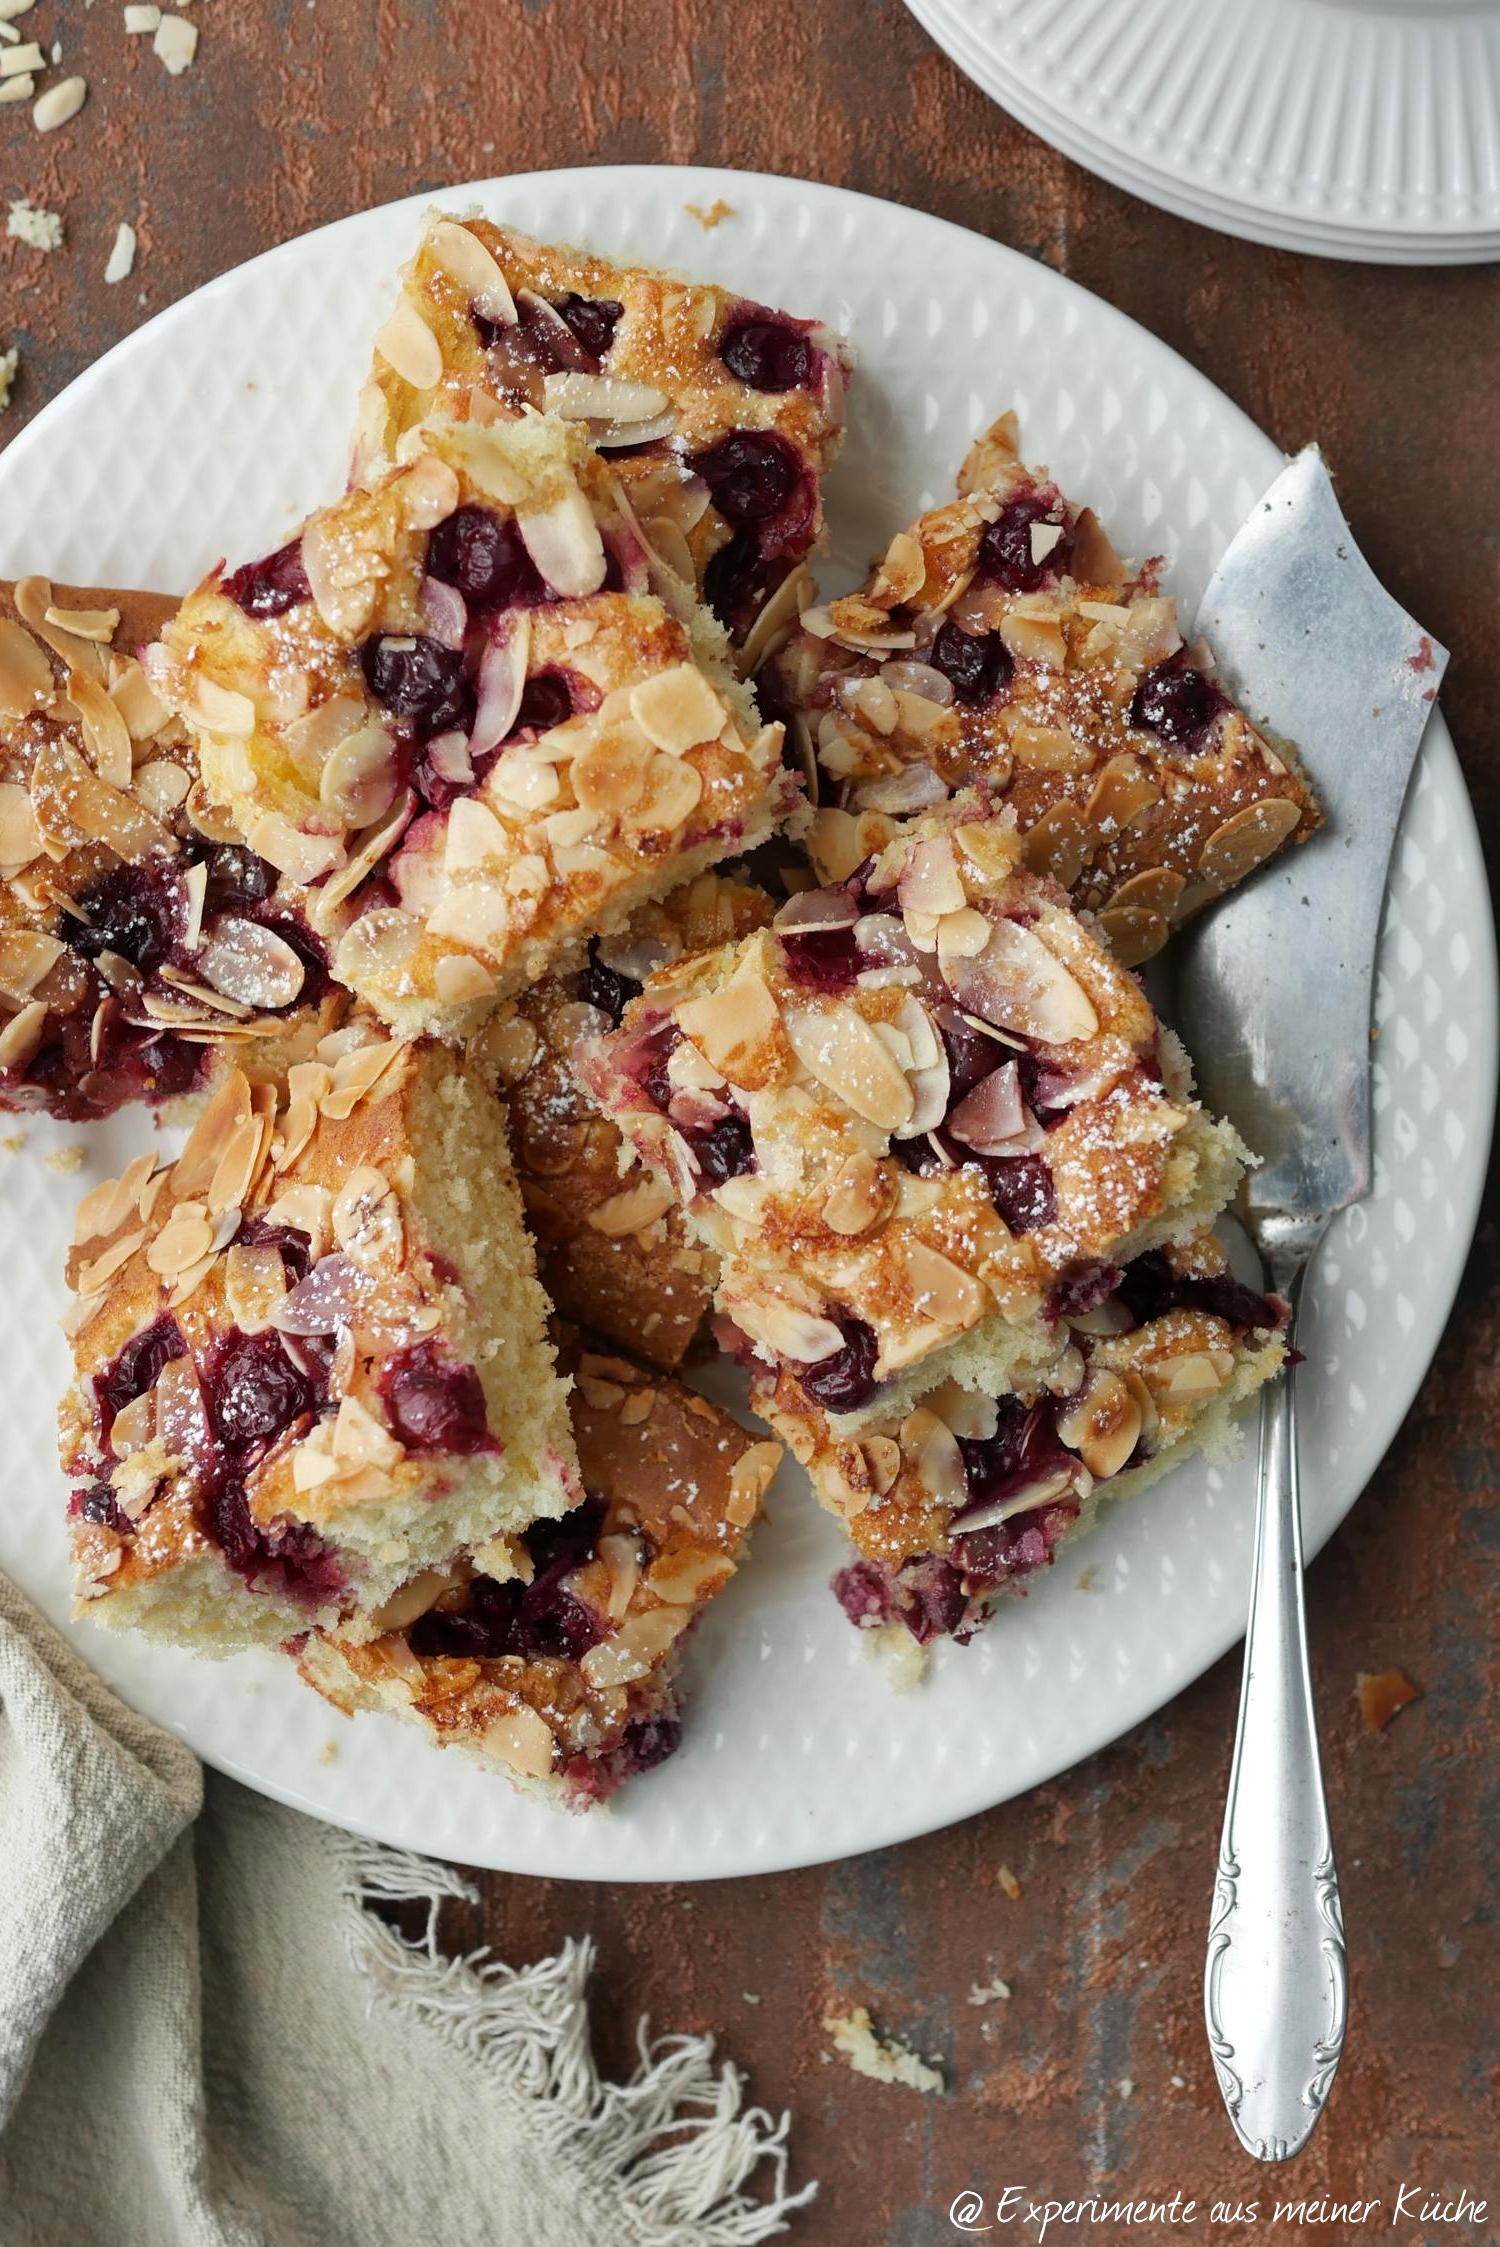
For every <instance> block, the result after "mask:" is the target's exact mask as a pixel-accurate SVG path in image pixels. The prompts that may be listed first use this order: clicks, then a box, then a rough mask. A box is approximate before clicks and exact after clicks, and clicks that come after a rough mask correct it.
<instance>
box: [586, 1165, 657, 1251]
mask: <svg viewBox="0 0 1500 2247" xmlns="http://www.w3.org/2000/svg"><path fill="white" fill-rule="evenodd" d="M675 1201H676V1196H675V1195H674V1193H673V1192H672V1189H671V1187H670V1186H668V1185H667V1184H666V1183H665V1181H664V1180H662V1179H660V1178H643V1179H642V1180H641V1181H640V1183H639V1185H636V1186H629V1187H627V1188H626V1189H625V1191H624V1192H623V1193H619V1194H612V1195H611V1196H610V1198H609V1200H608V1201H604V1202H600V1203H599V1204H598V1206H597V1207H596V1208H594V1209H591V1210H590V1211H589V1212H588V1222H589V1224H590V1225H591V1226H592V1227H593V1230H594V1231H595V1232H596V1233H603V1234H604V1236H605V1238H606V1239H607V1240H622V1239H624V1238H625V1237H626V1236H627V1235H629V1234H632V1233H640V1232H644V1231H645V1229H646V1227H647V1226H648V1225H654V1224H655V1223H656V1221H657V1219H658V1218H659V1217H665V1215H666V1213H667V1211H668V1210H669V1209H671V1208H672V1206H673V1204H674V1202H675Z"/></svg>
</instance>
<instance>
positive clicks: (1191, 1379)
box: [1146, 1350, 1234, 1405]
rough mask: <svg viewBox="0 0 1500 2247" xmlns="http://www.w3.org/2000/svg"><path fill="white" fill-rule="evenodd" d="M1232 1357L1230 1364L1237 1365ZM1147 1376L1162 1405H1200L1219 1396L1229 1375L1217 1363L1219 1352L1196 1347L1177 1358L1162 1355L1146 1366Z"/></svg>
mask: <svg viewBox="0 0 1500 2247" xmlns="http://www.w3.org/2000/svg"><path fill="white" fill-rule="evenodd" d="M1233 1362H1234V1361H1233V1359H1232V1358H1231V1359H1230V1364H1231V1365H1232V1364H1233ZM1146 1377H1147V1379H1148V1380H1149V1382H1150V1383H1151V1386H1152V1388H1153V1389H1154V1391H1155V1393H1156V1396H1157V1398H1158V1400H1159V1401H1160V1402H1161V1403H1162V1404H1168V1405H1172V1404H1196V1403H1197V1402H1198V1401H1199V1400H1200V1399H1201V1398H1203V1397H1211V1396H1216V1395H1217V1394H1218V1392H1219V1390H1220V1389H1222V1388H1223V1386H1224V1380H1225V1376H1224V1375H1223V1374H1222V1373H1221V1372H1220V1370H1219V1367H1218V1365H1217V1364H1216V1363H1215V1353H1214V1352H1211V1351H1208V1350H1193V1351H1189V1352H1188V1353H1187V1354H1185V1355H1183V1356H1180V1357H1174V1358H1158V1359H1156V1360H1155V1361H1154V1363H1152V1364H1151V1365H1148V1366H1147V1368H1146Z"/></svg>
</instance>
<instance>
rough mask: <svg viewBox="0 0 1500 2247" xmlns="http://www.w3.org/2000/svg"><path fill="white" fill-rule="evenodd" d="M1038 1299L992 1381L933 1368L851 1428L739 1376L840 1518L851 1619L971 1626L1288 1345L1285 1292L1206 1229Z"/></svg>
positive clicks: (1178, 1448)
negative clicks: (1026, 1347) (928, 1378)
mask: <svg viewBox="0 0 1500 2247" xmlns="http://www.w3.org/2000/svg"><path fill="white" fill-rule="evenodd" d="M1048 1313H1049V1319H1050V1327H1051V1331H1050V1334H1049V1335H1048V1336H1046V1337H1045V1338H1040V1337H1039V1339H1043V1340H1044V1347H1043V1349H1042V1351H1041V1352H1040V1354H1039V1355H1038V1357H1037V1358H1036V1360H1035V1361H1034V1362H1033V1363H1032V1364H1030V1365H1029V1366H1028V1365H1022V1364H1018V1365H1016V1366H1015V1367H1013V1368H1012V1376H1011V1385H1010V1386H1009V1387H1008V1388H1007V1389H1006V1390H1005V1391H1004V1392H1002V1393H1001V1394H999V1395H998V1396H991V1395H984V1394H976V1393H975V1392H974V1391H973V1390H971V1389H966V1388H961V1387H960V1386H959V1385H958V1383H957V1382H954V1381H949V1382H945V1383H943V1384H941V1385H940V1386H938V1387H937V1388H935V1389H933V1390H931V1391H929V1392H928V1394H927V1395H925V1396H924V1397H923V1398H922V1399H921V1400H920V1402H919V1403H918V1404H916V1405H915V1406H914V1407H913V1408H912V1409H911V1410H910V1411H908V1412H905V1413H897V1414H894V1415H892V1416H891V1417H889V1418H887V1419H882V1420H879V1421H874V1422H871V1423H870V1424H869V1425H868V1426H867V1427H865V1428H864V1429H862V1430H861V1431H860V1433H859V1434H858V1435H855V1436H849V1435H840V1434H839V1433H838V1431H837V1429H836V1427H835V1425H834V1423H833V1422H832V1421H831V1420H830V1418H829V1416H828V1415H827V1414H826V1413H824V1412H821V1411H819V1409H818V1408H817V1407H816V1406H815V1405H813V1404H811V1403H810V1402H809V1400H808V1398H807V1397H806V1395H805V1393H804V1392H803V1390H802V1388H801V1387H800V1385H799V1384H798V1383H797V1382H796V1381H795V1380H793V1379H790V1378H788V1377H787V1376H786V1375H785V1374H783V1375H781V1376H780V1377H779V1378H778V1377H777V1376H775V1375H772V1374H770V1373H766V1374H764V1375H762V1376H759V1377H758V1378H757V1379H756V1380H755V1381H754V1382H753V1383H752V1399H753V1402H754V1404H755V1408H756V1410H757V1411H759V1412H761V1413H763V1414H764V1415H765V1416H766V1418H767V1419H769V1420H770V1422H771V1424H772V1426H773V1427H774V1428H775V1429H776V1432H777V1433H778V1435H780V1436H781V1437H782V1438H783V1439H784V1440H785V1442H786V1444H787V1446H788V1448H789V1449H790V1450H791V1451H792V1453H793V1454H794V1456H795V1457H796V1458H798V1459H800V1460H801V1462H802V1464H803V1465H804V1466H805V1467H806V1468H807V1471H808V1473H809V1475H810V1476H811V1478H812V1483H813V1488H814V1490H815V1491H816V1493H817V1495H818V1498H819V1500H820V1502H821V1503H822V1504H823V1505H824V1506H825V1507H826V1508H827V1510H828V1511H829V1512H830V1513H833V1514H835V1515H837V1516H838V1517H839V1518H840V1519H841V1520H842V1521H843V1523H844V1525H845V1527H846V1529H847V1531H848V1534H849V1537H850V1540H851V1542H852V1544H853V1545H854V1547H855V1553H856V1558H855V1559H854V1560H853V1561H852V1562H851V1563H850V1565H849V1566H848V1567H847V1568H845V1569H842V1570H841V1571H840V1572H839V1574H838V1575H837V1576H836V1577H835V1578H834V1590H835V1592H836V1594H837V1596H838V1598H839V1601H840V1604H841V1605H842V1606H843V1609H844V1611H845V1613H846V1614H847V1615H848V1617H849V1619H850V1621H851V1622H852V1623H855V1624H857V1625H858V1626H859V1627H860V1628H861V1629H864V1630H874V1629H877V1628H879V1627H881V1626H883V1625H885V1624H887V1623H892V1622H894V1623H898V1624H901V1625H904V1626H905V1628H906V1630H907V1631H908V1632H910V1634H911V1636H912V1637H913V1638H915V1639H916V1640H917V1641H918V1642H919V1643H922V1644H925V1643H926V1642H927V1641H928V1640H929V1639H931V1638H935V1637H938V1636H939V1635H943V1634H947V1635H951V1636H952V1637H955V1638H957V1639H960V1640H963V1639H967V1638H968V1637H970V1636H971V1634H972V1633H973V1631H974V1630H975V1629H976V1628H977V1626H978V1625H979V1624H980V1623H981V1622H982V1621H983V1620H984V1619H985V1616H986V1614H987V1613H988V1612H989V1610H990V1607H991V1604H992V1602H993V1601H994V1600H995V1599H997V1598H998V1596H999V1595H1000V1594H1001V1593H1003V1592H1005V1591H1008V1590H1019V1589H1021V1588H1023V1587H1024V1586H1025V1584H1026V1583H1027V1581H1028V1580H1029V1579H1030V1578H1031V1577H1033V1576H1034V1575H1036V1573H1037V1572H1038V1570H1040V1569H1043V1568H1046V1567H1049V1566H1050V1565H1051V1563H1052V1562H1053V1561H1054V1560H1055V1559H1056V1558H1057V1555H1058V1553H1059V1551H1060V1550H1061V1549H1062V1547H1063V1546H1064V1545H1065V1544H1069V1543H1071V1542H1072V1540H1073V1539H1074V1538H1076V1537H1079V1536H1081V1535H1082V1534H1083V1532H1084V1531H1085V1530H1087V1529H1089V1528H1090V1527H1092V1525H1093V1523H1094V1521H1095V1519H1096V1518H1097V1515H1098V1512H1099V1508H1100V1506H1101V1504H1102V1503H1103V1502H1104V1500H1106V1499H1114V1498H1125V1497H1128V1496H1130V1495H1131V1493H1132V1492H1135V1491H1138V1490H1141V1489H1144V1488H1145V1486H1146V1485H1147V1484H1148V1483H1151V1482H1154V1481H1155V1480H1156V1479H1157V1477H1158V1476H1160V1475H1162V1474H1164V1473H1166V1471H1167V1470H1168V1468H1170V1467H1175V1466H1177V1465H1178V1464H1179V1463H1180V1462H1181V1461H1182V1460H1184V1459H1186V1458H1188V1457H1189V1456H1190V1455H1191V1454H1193V1453H1202V1454H1205V1455H1207V1456H1208V1457H1210V1458H1213V1457H1222V1456H1223V1455H1224V1454H1225V1452H1226V1451H1227V1450H1228V1449H1229V1448H1230V1447H1232V1445H1233V1443H1234V1441H1235V1437H1234V1433H1233V1430H1232V1426H1231V1416H1232V1414H1233V1413H1234V1411H1235V1409H1236V1407H1237V1406H1239V1405H1240V1404H1242V1403H1243V1402H1244V1400H1245V1399H1246V1398H1247V1397H1249V1396H1251V1395H1253V1393H1254V1392H1255V1391H1256V1390H1257V1389H1258V1388H1260V1387H1261V1385H1262V1384H1263V1383H1264V1382H1266V1381H1268V1380H1270V1379H1271V1378H1272V1376H1273V1375H1274V1374H1275V1373H1276V1372H1277V1371H1278V1370H1279V1368H1280V1366H1281V1363H1282V1359H1283V1356H1284V1346H1283V1343H1282V1340H1281V1334H1280V1328H1281V1326H1282V1323H1283V1321H1284V1318H1285V1314H1286V1306H1285V1305H1284V1304H1283V1303H1282V1302H1281V1301H1280V1300H1279V1298H1277V1297H1275V1296H1262V1295H1257V1294H1256V1293H1255V1292H1254V1290H1253V1289H1251V1288H1248V1287H1244V1286H1242V1285H1241V1284H1240V1282H1239V1281H1238V1280H1236V1279H1235V1278H1234V1277H1233V1275H1232V1274H1231V1273H1230V1271H1229V1269H1228V1266H1227V1263H1226V1260H1225V1256H1224V1252H1223V1250H1222V1249H1221V1248H1220V1246H1219V1244H1218V1242H1217V1241H1216V1240H1215V1239H1214V1236H1213V1235H1212V1233H1208V1232H1205V1233H1201V1234H1198V1235H1196V1236H1195V1237H1194V1238H1193V1239H1192V1240H1191V1241H1189V1242H1187V1243H1185V1244H1184V1245H1182V1246H1180V1247H1177V1246H1173V1247H1168V1248H1164V1249H1153V1250H1151V1251H1149V1252H1148V1253H1147V1254H1145V1255H1143V1256H1137V1257H1135V1258H1134V1259H1132V1261H1131V1262H1130V1263H1128V1264H1126V1265H1125V1266H1124V1267H1123V1269H1122V1268H1121V1267H1120V1266H1118V1265H1113V1266H1101V1267H1096V1268H1095V1269H1094V1270H1093V1271H1088V1272H1084V1273H1081V1274H1078V1275H1075V1276H1074V1277H1072V1278H1070V1279H1067V1280H1064V1281H1062V1282H1061V1283H1060V1284H1059V1286H1058V1287H1057V1288H1056V1289H1055V1290H1054V1291H1053V1295H1052V1297H1051V1298H1050V1299H1049V1303H1048Z"/></svg>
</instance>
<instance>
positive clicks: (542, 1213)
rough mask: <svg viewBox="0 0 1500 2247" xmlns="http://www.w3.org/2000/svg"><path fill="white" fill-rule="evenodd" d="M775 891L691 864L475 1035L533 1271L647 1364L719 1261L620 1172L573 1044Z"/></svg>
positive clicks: (684, 1331)
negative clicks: (661, 894) (506, 1138)
mask: <svg viewBox="0 0 1500 2247" xmlns="http://www.w3.org/2000/svg"><path fill="white" fill-rule="evenodd" d="M772 910H773V907H772V903H771V900H770V899H769V898H768V897H767V896H766V895H765V893H764V892H763V891H761V890H758V889H755V888H752V887H751V885H750V884H748V883H746V882H734V881H726V880H724V879H722V878H721V877H719V876H718V875H715V874H701V875H700V876H699V877H698V879H697V880H696V881H695V882H690V883H687V884H686V885H685V886H684V887H683V888H682V889H680V890H674V891H673V892H672V893H671V895H670V896H668V897H665V898H663V899H662V900H661V901H660V903H659V904H655V905H649V906H646V907H645V908H643V910H642V911H641V912H639V913H637V914H636V915H635V916H634V917H633V918H632V920H631V922H630V925H629V927H628V928H626V929H625V930H624V931H622V933H621V935H620V936H619V937H618V938H614V939H605V940H604V941H603V942H602V943H597V944H596V945H595V946H594V947H593V949H592V955H591V960H590V964H589V966H588V967H586V968H585V969H583V970H581V971H578V972H575V973H573V974H571V975H566V976H545V977H544V978H543V979H542V981H541V982H540V983H538V984H536V985H534V986H533V988H532V989H531V990H529V991H526V992H523V994H522V995H521V997H520V998H519V999H518V1000H517V1001H516V1004H515V1009H514V1012H513V1013H511V1014H509V1015H506V1016H504V1017H500V1018H497V1019H496V1020H495V1021H494V1022H492V1023H491V1024H489V1025H488V1026H487V1027H486V1028H485V1029H484V1030H482V1031H481V1032H480V1033H479V1037H478V1039H477V1040H476V1052H477V1054H478V1055H479V1057H480V1059H481V1062H482V1063H483V1064H484V1065H486V1066H488V1067H490V1068H492V1069H493V1070H494V1073H495V1080H496V1083H497V1085H498V1086H499V1088H500V1091H501V1093H502V1095H503V1097H504V1099H505V1103H506V1107H507V1110H508V1113H509V1116H510V1138H511V1151H512V1154H513V1156H514V1158H515V1165H516V1175H517V1178H518V1179H519V1181H520V1187H521V1198H522V1200H523V1201H524V1203H525V1205H526V1216H527V1221H528V1223H529V1225H530V1227H531V1231H532V1235H533V1237H534V1239H535V1241H536V1244H537V1253H538V1258H539V1262H540V1267H541V1274H542V1279H543V1283H544V1285H545V1286H546V1288H547V1291H548V1293H549V1294H550V1296H551V1297H552V1300H553V1302H554V1303H555V1304H556V1306H557V1308H558V1310H559V1311H560V1312H561V1313H562V1315H563V1316H564V1317H565V1318H568V1319H571V1320H573V1321H575V1322H576V1323H577V1324H578V1325H580V1326H584V1327H587V1328H589V1329H591V1330H592V1331H593V1332H594V1333H596V1334H599V1335H602V1336H603V1337H604V1338H605V1339H606V1340H608V1341H611V1342H614V1343H616V1344H617V1345H619V1347H621V1348H622V1349H633V1350H635V1351H636V1352H637V1353H638V1354H639V1355H640V1356H642V1357H646V1358H649V1359H650V1360H651V1362H652V1363H653V1364H654V1365H659V1366H663V1367H666V1368H667V1369H668V1370H671V1369H672V1368H673V1367H675V1366H678V1365H680V1364H681V1363H682V1362H683V1359H684V1358H685V1357H686V1356H687V1354H688V1352H689V1351H690V1350H691V1349H692V1347H693V1345H694V1343H695V1342H696V1340H697V1339H698V1337H699V1334H700V1332H701V1330H702V1327H703V1323H704V1321H705V1319H706V1318H707V1316H708V1313H709V1310H710V1308H711V1305H712V1302H713V1291H714V1283H715V1280H716V1277H717V1273H718V1263H717V1259H716V1258H715V1257H714V1256H713V1255H712V1254H711V1252H710V1251H709V1250H708V1249H706V1248H705V1247H703V1246H702V1245H701V1243H699V1242H696V1241H693V1240H690V1239H689V1237H688V1235H687V1231H686V1227H685V1225H684V1222H683V1218H682V1213H681V1211H680V1210H679V1209H678V1208H677V1205H676V1201H675V1198H674V1196H673V1195H672V1192H671V1190H670V1188H668V1187H667V1186H665V1185H663V1184H662V1183H661V1182H660V1181H657V1180H651V1179H643V1178H641V1177H640V1176H639V1175H637V1176H634V1177H630V1178H622V1176H621V1167H622V1148H623V1142H622V1140H621V1138H620V1134H619V1132H618V1130H617V1129H616V1128H615V1126H614V1124H612V1123H611V1122H610V1121H609V1119H608V1118H607V1117H606V1116H603V1115H601V1114H600V1112H599V1110H598V1108H597V1107H596V1106H595V1105H594V1103H593V1101H592V1100H590V1099H589V1097H588V1095H587V1094H586V1093H585V1092H584V1091H583V1089H582V1087H581V1086H580V1085H579V1083H578V1080H577V1078H576V1076H575V1075H574V1072H573V1062H572V1055H573V1048H574V1047H575V1046H576V1045H577V1043H578V1041H579V1039H580V1038H582V1037H587V1036H597V1035H598V1034H599V1032H601V1031H603V1030H605V1029H607V1028H609V1027H610V1024H611V1022H612V1020H614V1019H615V1017H614V1015H613V1014H612V1013H608V1012H606V1011H604V1007H603V1006H601V1005H600V1004H599V1003H598V1002H599V1000H600V999H601V998H602V999H603V1000H604V1001H605V1003H606V1004H607V1005H613V1003H614V1002H615V1000H616V999H617V998H618V999H621V1000H623V997H624V996H627V995H628V994H629V993H630V991H632V990H633V989H636V988H638V987H639V982H640V979H641V978H642V977H643V976H644V975H645V974H647V973H648V972H650V970H651V969H652V968H654V967H656V966H659V965H660V964H661V962H662V961H664V960H667V959H673V960H675V959H678V958H681V957H683V956H684V955H686V954H689V953H694V952H699V951H704V950H707V949H709V948H710V947H713V946H716V945H719V944H722V943H724V942H726V941H734V940H735V939H737V938H738V937H739V936H741V935H743V934H745V933H746V932H747V931H748V930H750V929H752V928H758V927H761V926H763V925H764V923H765V922H766V921H768V920H769V919H770V917H771V912H772Z"/></svg>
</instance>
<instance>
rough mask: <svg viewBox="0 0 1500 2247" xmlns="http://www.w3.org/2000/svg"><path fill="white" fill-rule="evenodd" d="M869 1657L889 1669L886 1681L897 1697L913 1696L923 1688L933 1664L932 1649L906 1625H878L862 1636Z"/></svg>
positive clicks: (892, 1623)
mask: <svg viewBox="0 0 1500 2247" xmlns="http://www.w3.org/2000/svg"><path fill="white" fill-rule="evenodd" d="M860 1637H861V1640H862V1642H863V1645H864V1650H865V1652H866V1654H873V1655H874V1656H875V1657H876V1659H877V1660H878V1661H880V1662H881V1663H882V1664H883V1665H884V1668H885V1681H886V1684H887V1685H888V1686H889V1687H890V1689H891V1691H892V1692H893V1693H911V1692H914V1691H915V1689H916V1688H917V1687H918V1686H919V1685H921V1684H922V1682H923V1681H924V1679H925V1678H926V1676H927V1671H928V1668H929V1666H930V1664H931V1661H932V1653H931V1649H930V1648H929V1647H926V1646H921V1645H919V1644H918V1643H917V1641H916V1640H915V1639H914V1638H913V1637H912V1635H911V1632H910V1631H909V1630H908V1629H907V1628H906V1625H905V1624H904V1623H899V1622H890V1623H877V1624H876V1626H875V1628H874V1629H873V1630H869V1631H862V1632H861V1633H860Z"/></svg>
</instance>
